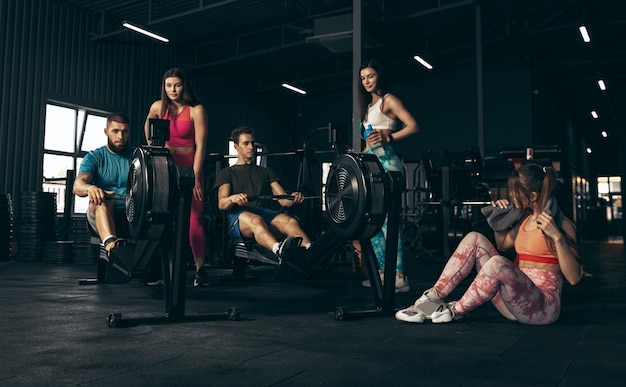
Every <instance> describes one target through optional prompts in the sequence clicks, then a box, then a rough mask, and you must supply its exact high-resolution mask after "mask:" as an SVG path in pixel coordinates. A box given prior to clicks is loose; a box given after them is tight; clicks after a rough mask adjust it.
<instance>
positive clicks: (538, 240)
mask: <svg viewBox="0 0 626 387" xmlns="http://www.w3.org/2000/svg"><path fill="white" fill-rule="evenodd" d="M529 219H530V217H526V219H524V220H523V221H522V224H521V225H520V227H519V231H518V233H517V237H516V238H515V251H516V252H517V256H516V257H515V263H516V264H517V263H519V261H532V262H540V263H549V264H553V265H558V264H559V260H558V259H557V258H556V257H555V256H554V255H553V254H552V252H551V251H550V249H549V248H548V245H547V243H546V238H545V237H544V235H543V233H542V232H541V229H539V228H536V229H534V230H530V231H526V230H525V227H526V223H528V220H529Z"/></svg>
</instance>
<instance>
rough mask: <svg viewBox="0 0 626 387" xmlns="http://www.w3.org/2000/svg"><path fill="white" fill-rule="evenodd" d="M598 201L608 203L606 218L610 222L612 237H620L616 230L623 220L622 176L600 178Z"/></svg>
mask: <svg viewBox="0 0 626 387" xmlns="http://www.w3.org/2000/svg"><path fill="white" fill-rule="evenodd" d="M598 199H600V200H601V203H606V204H605V205H606V218H607V220H608V221H609V225H610V227H611V229H610V230H609V231H610V233H611V235H618V234H619V231H618V230H616V228H618V226H619V222H620V221H621V219H622V208H623V207H622V179H621V177H620V176H600V177H598Z"/></svg>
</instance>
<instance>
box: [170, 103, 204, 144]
mask: <svg viewBox="0 0 626 387" xmlns="http://www.w3.org/2000/svg"><path fill="white" fill-rule="evenodd" d="M190 111H191V108H190V107H189V105H187V106H185V107H184V108H183V111H182V112H180V113H179V114H176V115H174V116H170V112H169V111H167V112H166V113H165V116H164V117H163V118H164V119H168V120H170V140H169V141H166V143H165V145H171V146H181V147H182V146H193V145H195V144H196V131H195V128H194V126H193V121H192V120H191V116H190Z"/></svg>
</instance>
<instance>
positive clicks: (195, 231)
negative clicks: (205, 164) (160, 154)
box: [172, 153, 206, 259]
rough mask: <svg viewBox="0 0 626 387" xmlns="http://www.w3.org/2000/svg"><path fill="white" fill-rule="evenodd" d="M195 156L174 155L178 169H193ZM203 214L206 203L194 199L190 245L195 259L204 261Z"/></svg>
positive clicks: (187, 154)
mask: <svg viewBox="0 0 626 387" xmlns="http://www.w3.org/2000/svg"><path fill="white" fill-rule="evenodd" d="M194 155H195V153H185V154H172V157H173V158H174V164H176V166H177V167H193V158H194ZM200 180H201V181H202V176H200ZM203 212H204V202H203V201H202V200H197V199H194V198H192V200H191V215H190V216H189V243H190V244H191V252H192V254H193V257H194V258H202V259H204V255H205V253H206V241H205V238H204V225H203V223H202V214H203Z"/></svg>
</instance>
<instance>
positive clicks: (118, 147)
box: [72, 113, 133, 253]
mask: <svg viewBox="0 0 626 387" xmlns="http://www.w3.org/2000/svg"><path fill="white" fill-rule="evenodd" d="M104 134H105V135H106V136H107V145H105V146H102V147H100V148H98V149H95V150H93V151H91V152H89V153H88V154H87V155H86V156H85V158H84V159H83V161H82V163H81V164H80V169H79V170H78V176H76V180H75V181H74V187H73V190H72V191H73V193H74V194H75V195H78V196H81V197H85V196H88V197H89V209H88V210H87V221H88V222H89V225H90V226H91V227H92V228H93V229H94V230H96V231H97V233H98V236H99V237H100V240H101V241H102V243H103V244H104V247H105V248H106V251H107V253H109V251H110V250H111V249H112V248H113V247H119V246H121V245H123V244H125V241H124V240H123V239H121V238H118V237H117V234H116V227H115V221H114V214H115V213H116V212H118V213H119V212H123V211H124V209H125V206H126V204H125V202H124V200H120V199H106V198H105V195H106V194H118V195H125V194H126V185H127V180H128V171H129V169H130V162H131V160H132V156H133V150H132V149H131V148H130V146H129V145H128V140H129V138H130V124H129V119H128V117H127V116H126V115H125V114H121V113H115V114H111V115H110V116H109V117H107V124H106V128H104Z"/></svg>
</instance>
